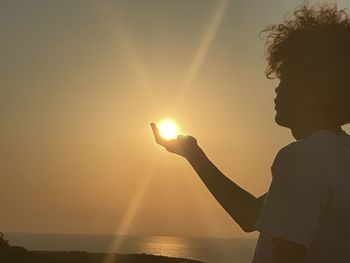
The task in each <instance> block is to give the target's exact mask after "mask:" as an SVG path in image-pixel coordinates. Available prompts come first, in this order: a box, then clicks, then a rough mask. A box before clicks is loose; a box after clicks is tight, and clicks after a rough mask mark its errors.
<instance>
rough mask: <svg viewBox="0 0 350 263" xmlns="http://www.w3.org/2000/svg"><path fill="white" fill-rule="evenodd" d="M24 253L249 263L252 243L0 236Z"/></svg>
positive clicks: (200, 239) (203, 239) (249, 240)
mask: <svg viewBox="0 0 350 263" xmlns="http://www.w3.org/2000/svg"><path fill="white" fill-rule="evenodd" d="M4 235H5V239H7V240H8V241H9V243H10V245H13V246H15V245H16V246H23V247H25V248H26V249H28V250H48V251H72V250H76V251H87V252H103V253H108V252H117V253H123V254H129V253H138V254H139V253H145V254H153V255H163V256H169V257H177V258H189V259H195V260H199V261H203V262H207V263H250V262H251V260H252V257H253V253H254V249H255V245H256V239H254V238H226V237H224V238H212V237H210V238H207V237H174V236H131V235H130V236H126V235H89V234H32V233H4Z"/></svg>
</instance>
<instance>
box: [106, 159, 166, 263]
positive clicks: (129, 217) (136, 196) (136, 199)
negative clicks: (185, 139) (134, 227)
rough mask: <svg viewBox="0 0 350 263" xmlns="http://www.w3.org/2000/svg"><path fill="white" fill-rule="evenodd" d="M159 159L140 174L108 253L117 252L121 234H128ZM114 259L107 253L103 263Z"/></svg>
mask: <svg viewBox="0 0 350 263" xmlns="http://www.w3.org/2000/svg"><path fill="white" fill-rule="evenodd" d="M160 161H161V160H160V159H158V160H157V161H155V162H154V163H153V165H152V166H151V167H150V168H149V169H148V171H146V172H145V173H144V174H140V180H141V181H140V183H139V184H138V186H137V187H136V189H135V191H134V193H133V195H132V199H131V201H130V203H129V205H128V207H127V209H126V211H125V214H124V216H123V218H122V219H121V223H120V224H119V226H118V228H117V230H116V231H115V233H116V234H117V235H118V236H119V238H116V239H114V240H113V242H112V244H111V245H110V247H109V249H108V251H109V252H110V253H115V252H118V250H119V248H120V247H121V245H122V243H123V238H122V237H123V236H125V235H127V234H128V231H129V229H130V225H131V224H132V222H133V220H134V218H135V215H136V213H137V211H138V210H139V207H140V205H141V203H142V199H143V197H144V195H145V192H146V190H147V188H148V187H149V183H150V182H151V180H152V178H153V176H154V171H155V170H156V169H157V167H158V166H159V164H160V163H161V162H160ZM114 259H115V254H109V255H108V254H107V255H106V257H105V259H104V261H103V263H113V262H114Z"/></svg>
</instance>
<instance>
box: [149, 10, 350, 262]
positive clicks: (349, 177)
mask: <svg viewBox="0 0 350 263" xmlns="http://www.w3.org/2000/svg"><path fill="white" fill-rule="evenodd" d="M263 32H267V33H268V37H267V61H268V68H267V71H266V75H267V77H268V78H270V77H271V75H273V74H274V75H275V76H276V77H277V78H279V80H280V83H279V86H278V87H277V88H276V90H275V91H276V98H275V100H274V101H275V104H276V106H275V109H276V116H275V121H276V123H277V124H278V125H280V126H283V127H287V128H290V129H291V132H292V134H293V137H294V138H295V139H296V141H295V142H292V143H291V144H289V145H287V146H285V147H284V148H282V149H281V150H280V151H279V152H278V153H277V155H276V157H275V159H274V161H273V165H272V167H271V171H272V177H273V179H272V182H271V185H270V188H269V190H268V192H267V193H266V194H264V195H262V196H260V197H255V196H253V195H252V194H250V193H248V192H247V191H245V190H244V189H242V188H240V187H239V186H238V185H237V184H235V183H234V182H232V181H231V180H229V179H228V178H227V177H226V176H225V175H224V174H223V173H222V172H220V171H219V169H218V168H217V167H215V165H214V164H213V163H212V162H211V161H210V160H209V159H208V158H207V156H206V155H205V153H204V152H203V151H202V149H201V148H200V147H199V146H198V144H197V141H196V139H195V138H194V137H192V136H181V135H180V136H178V137H177V139H176V140H164V139H162V138H161V137H160V136H159V133H158V129H157V127H156V125H155V124H154V123H151V126H152V129H153V133H154V136H155V139H156V142H157V143H158V144H160V145H162V146H164V147H165V149H167V150H168V151H170V152H172V153H176V154H178V155H181V156H183V157H185V158H186V159H187V160H188V162H189V163H190V164H191V165H192V167H193V168H194V170H195V171H196V172H197V174H198V175H199V177H200V178H201V180H202V181H203V182H204V184H205V185H206V186H207V188H208V189H209V191H210V192H211V193H212V194H213V196H214V197H215V198H216V200H217V201H218V202H219V203H220V204H221V206H222V207H223V208H224V209H225V210H226V211H227V213H228V214H229V215H230V216H231V217H232V218H233V219H234V220H235V221H236V222H237V223H238V224H239V225H240V226H241V228H242V229H243V230H244V231H246V232H252V231H259V232H260V235H259V239H258V243H257V247H256V249H255V255H254V259H253V262H254V263H261V262H273V263H278V262H283V263H288V262H293V263H295V262H308V263H309V262H317V263H322V262H337V263H343V262H350V253H348V251H347V250H348V248H350V228H349V227H348V222H350V136H349V135H348V134H346V133H345V132H344V131H343V130H342V129H341V126H342V125H344V124H346V123H349V122H350V19H349V18H348V15H347V13H346V12H345V11H344V10H338V9H337V7H336V6H335V5H322V6H319V7H310V6H308V5H307V4H305V5H303V6H301V7H300V8H298V9H296V10H295V11H294V13H293V16H291V18H285V21H284V22H283V23H281V24H278V25H272V26H269V27H268V28H267V29H265V30H264V31H263Z"/></svg>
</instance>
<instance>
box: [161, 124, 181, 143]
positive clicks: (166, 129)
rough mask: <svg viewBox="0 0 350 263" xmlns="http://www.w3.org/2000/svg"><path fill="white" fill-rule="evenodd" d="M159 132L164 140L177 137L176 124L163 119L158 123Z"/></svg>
mask: <svg viewBox="0 0 350 263" xmlns="http://www.w3.org/2000/svg"><path fill="white" fill-rule="evenodd" d="M158 127H159V134H160V136H162V138H164V139H166V140H171V139H176V137H177V131H178V128H177V125H176V123H175V122H174V121H172V120H163V121H161V122H160V123H159V124H158Z"/></svg>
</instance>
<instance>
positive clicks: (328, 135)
mask: <svg viewBox="0 0 350 263" xmlns="http://www.w3.org/2000/svg"><path fill="white" fill-rule="evenodd" d="M271 172H272V182H271V185H270V189H269V191H268V193H267V195H266V199H265V201H264V204H263V206H262V209H261V211H260V215H259V218H258V220H257V223H256V228H257V230H259V231H260V236H259V239H258V242H257V246H256V249H255V254H254V259H253V263H270V262H272V243H271V236H273V237H278V238H281V239H285V240H288V241H291V242H295V243H298V244H301V245H303V246H305V247H306V248H307V262H308V263H315V262H317V263H333V262H336V263H345V262H347V263H349V262H350V135H347V134H344V135H339V134H335V133H333V132H331V131H328V130H319V131H316V132H314V133H312V134H311V135H309V136H308V137H306V138H305V139H302V140H299V141H296V142H293V143H291V144H289V145H287V146H286V147H284V148H282V149H281V150H280V151H279V152H278V154H277V155H276V157H275V159H274V162H273V164H272V166H271Z"/></svg>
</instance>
